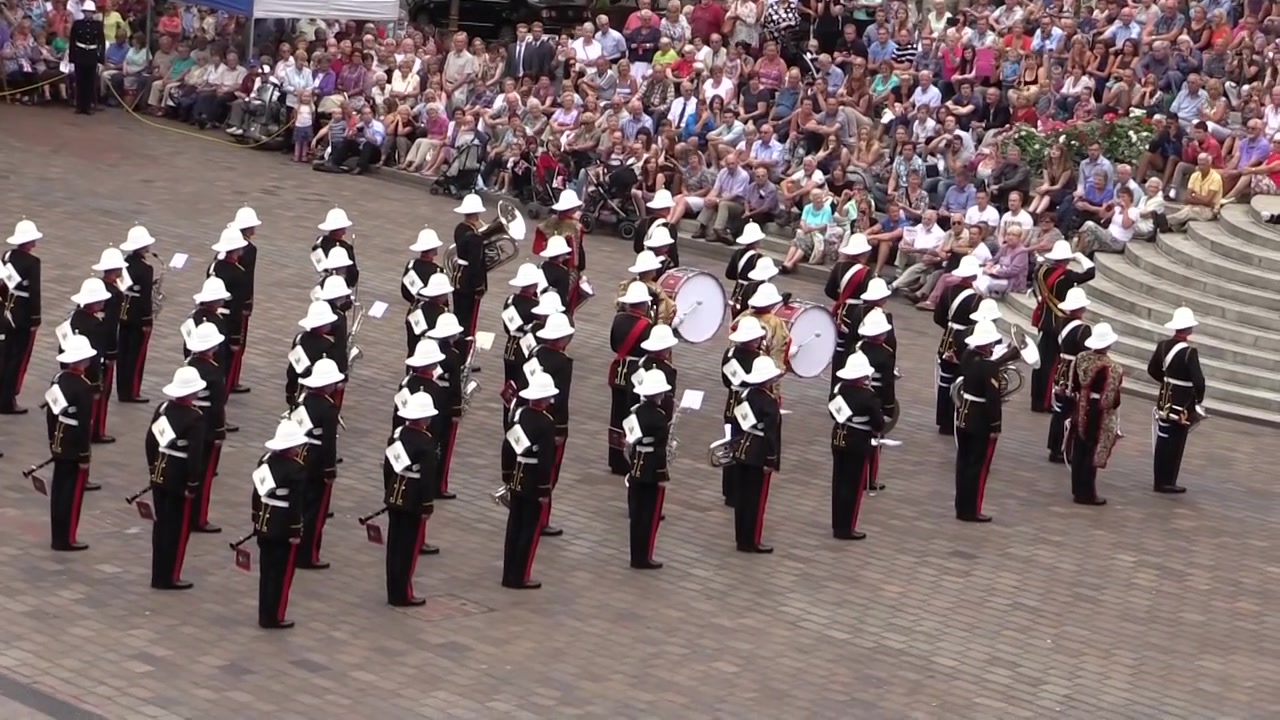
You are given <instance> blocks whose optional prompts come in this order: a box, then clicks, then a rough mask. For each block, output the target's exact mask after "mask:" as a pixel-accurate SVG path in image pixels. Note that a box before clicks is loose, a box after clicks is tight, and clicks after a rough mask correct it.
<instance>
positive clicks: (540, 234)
mask: <svg viewBox="0 0 1280 720" xmlns="http://www.w3.org/2000/svg"><path fill="white" fill-rule="evenodd" d="M581 208H582V199H581V198H579V197H578V193H576V192H574V191H573V190H572V189H565V190H561V191H560V197H559V198H558V199H557V200H556V202H555V204H554V205H552V206H551V212H553V213H555V215H552V216H551V217H549V218H547V219H546V220H545V221H543V223H542V224H541V225H539V226H538V227H536V228H534V230H533V247H532V250H533V253H534V254H535V255H542V251H543V249H544V248H546V247H547V243H548V242H549V241H550V240H551V238H553V237H555V236H557V235H559V236H560V237H562V238H564V239H565V240H566V241H567V242H568V243H569V246H570V251H571V254H572V256H573V258H572V259H573V261H572V262H571V263H570V267H573V268H575V269H576V270H577V271H578V272H582V271H583V270H586V269H587V256H586V251H585V248H584V247H583V243H582V236H583V234H584V230H583V228H582V224H581V223H579V222H578V212H579V210H580V209H581ZM542 257H547V256H546V255H542Z"/></svg>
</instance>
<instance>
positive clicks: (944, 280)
mask: <svg viewBox="0 0 1280 720" xmlns="http://www.w3.org/2000/svg"><path fill="white" fill-rule="evenodd" d="M983 227H985V226H982V225H976V226H970V227H966V226H965V225H964V223H960V222H953V223H952V224H951V232H949V233H948V234H947V240H946V242H944V243H943V245H942V252H943V255H944V256H945V257H946V260H945V261H944V262H943V265H942V272H938V273H933V274H932V275H930V276H929V280H928V281H926V282H925V285H924V287H923V288H921V289H920V292H918V293H914V294H908V295H907V299H909V300H913V301H915V303H916V305H915V307H916V309H917V310H929V311H931V310H933V309H934V308H935V307H936V306H937V304H938V301H939V300H941V299H942V293H943V292H945V291H946V289H947V288H949V287H951V286H952V285H955V284H956V283H957V282H959V281H960V278H958V277H956V276H955V275H952V274H951V271H952V270H955V269H956V268H957V267H959V266H960V260H961V258H963V257H964V256H965V255H973V256H975V257H977V258H978V260H979V261H980V262H983V263H985V262H986V261H987V260H989V259H990V258H991V253H990V252H988V251H987V246H986V245H984V244H982V233H983V231H982V228H983Z"/></svg>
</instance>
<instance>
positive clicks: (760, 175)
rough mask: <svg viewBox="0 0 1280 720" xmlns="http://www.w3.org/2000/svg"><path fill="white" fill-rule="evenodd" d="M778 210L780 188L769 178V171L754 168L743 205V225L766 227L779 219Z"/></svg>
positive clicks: (762, 168)
mask: <svg viewBox="0 0 1280 720" xmlns="http://www.w3.org/2000/svg"><path fill="white" fill-rule="evenodd" d="M778 209H779V206H778V186H777V185H775V184H774V183H773V180H771V179H770V178H769V171H768V170H767V169H766V168H764V167H756V168H753V169H752V170H751V183H750V184H749V185H747V191H746V195H745V196H744V198H743V203H742V210H743V212H742V221H743V223H744V224H745V223H748V222H753V223H756V224H758V225H760V226H761V227H764V226H765V225H766V224H767V223H771V222H773V221H774V220H775V219H776V218H777V215H778Z"/></svg>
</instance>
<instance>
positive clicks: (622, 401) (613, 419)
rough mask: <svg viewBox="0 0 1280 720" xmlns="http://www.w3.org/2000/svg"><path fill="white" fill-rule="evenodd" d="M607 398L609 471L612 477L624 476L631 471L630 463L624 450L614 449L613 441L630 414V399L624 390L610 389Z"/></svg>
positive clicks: (619, 434)
mask: <svg viewBox="0 0 1280 720" xmlns="http://www.w3.org/2000/svg"><path fill="white" fill-rule="evenodd" d="M610 393H611V395H610V398H609V436H610V438H609V439H610V443H609V471H610V472H612V473H613V474H614V475H626V474H627V473H628V472H630V471H631V461H630V460H628V459H627V451H626V450H625V449H624V448H620V447H615V446H614V443H613V441H614V440H616V438H617V437H620V436H621V433H622V421H623V420H625V419H626V417H627V415H629V414H630V413H631V398H632V397H634V396H633V395H632V394H631V392H630V391H628V390H627V389H625V388H611V389H610Z"/></svg>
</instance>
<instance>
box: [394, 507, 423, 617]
mask: <svg viewBox="0 0 1280 720" xmlns="http://www.w3.org/2000/svg"><path fill="white" fill-rule="evenodd" d="M426 534H427V518H426V517H424V516H423V515H422V513H417V512H407V511H404V510H389V511H387V538H386V543H387V602H389V603H391V604H392V605H404V604H407V603H408V602H409V601H410V600H412V599H414V597H416V596H415V595H414V594H413V571H414V570H415V569H416V568H417V566H418V548H420V547H422V542H423V540H424V539H425V537H426Z"/></svg>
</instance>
